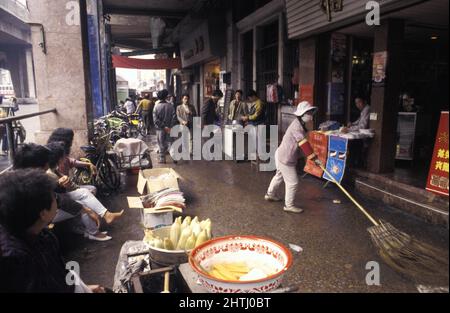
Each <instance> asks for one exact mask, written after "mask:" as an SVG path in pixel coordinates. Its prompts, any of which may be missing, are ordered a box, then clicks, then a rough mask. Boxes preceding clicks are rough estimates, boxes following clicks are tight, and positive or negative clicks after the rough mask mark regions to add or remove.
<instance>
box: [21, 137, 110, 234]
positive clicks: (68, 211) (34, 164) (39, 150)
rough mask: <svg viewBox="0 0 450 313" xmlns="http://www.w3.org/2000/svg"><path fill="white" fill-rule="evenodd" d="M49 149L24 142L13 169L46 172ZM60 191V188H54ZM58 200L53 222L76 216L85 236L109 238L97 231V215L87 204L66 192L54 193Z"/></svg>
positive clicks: (98, 222) (98, 220) (98, 225)
mask: <svg viewBox="0 0 450 313" xmlns="http://www.w3.org/2000/svg"><path fill="white" fill-rule="evenodd" d="M49 156H50V150H49V149H48V148H46V147H44V146H39V145H35V144H32V143H31V144H25V145H23V146H22V147H21V148H20V149H19V150H18V151H17V153H16V155H15V157H14V169H16V170H17V169H39V170H41V171H43V172H46V171H47V170H48V169H49ZM55 191H60V190H55ZM56 198H57V202H58V208H59V210H58V212H57V214H56V216H55V218H54V220H53V223H59V222H62V221H65V220H70V219H73V218H76V217H78V216H79V217H80V218H81V222H82V224H83V226H84V230H83V234H84V236H85V237H87V238H89V239H91V240H96V241H106V240H111V237H109V236H107V235H106V233H102V232H100V231H99V227H100V219H99V216H98V215H97V214H96V213H95V212H94V211H93V210H91V209H90V208H89V207H87V206H83V205H82V204H80V203H78V202H75V201H74V200H72V199H71V198H70V196H69V195H67V194H66V193H60V192H57V193H56Z"/></svg>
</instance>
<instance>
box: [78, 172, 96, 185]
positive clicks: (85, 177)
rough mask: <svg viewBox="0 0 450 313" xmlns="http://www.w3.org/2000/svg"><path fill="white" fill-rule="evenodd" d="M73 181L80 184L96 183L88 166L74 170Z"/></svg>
mask: <svg viewBox="0 0 450 313" xmlns="http://www.w3.org/2000/svg"><path fill="white" fill-rule="evenodd" d="M73 182H74V183H75V184H77V185H79V186H82V185H94V186H95V185H96V184H95V181H94V180H93V179H92V175H91V171H90V170H89V169H86V168H76V169H75V170H74V175H73Z"/></svg>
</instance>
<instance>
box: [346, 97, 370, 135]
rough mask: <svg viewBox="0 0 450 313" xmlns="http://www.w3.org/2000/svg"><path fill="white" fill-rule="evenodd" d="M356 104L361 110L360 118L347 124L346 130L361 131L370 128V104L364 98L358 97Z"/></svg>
mask: <svg viewBox="0 0 450 313" xmlns="http://www.w3.org/2000/svg"><path fill="white" fill-rule="evenodd" d="M355 105H356V107H357V108H358V110H360V111H361V114H360V115H359V118H358V119H357V120H356V121H355V122H353V123H349V124H348V125H347V128H345V129H344V132H348V131H350V132H353V131H359V130H360V129H369V119H370V106H369V105H368V104H367V103H366V101H365V100H364V99H363V98H356V99H355Z"/></svg>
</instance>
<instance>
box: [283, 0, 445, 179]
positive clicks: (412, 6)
mask: <svg viewBox="0 0 450 313" xmlns="http://www.w3.org/2000/svg"><path fill="white" fill-rule="evenodd" d="M299 2H300V3H299ZM325 2H326V1H324V3H325ZM331 3H332V5H331V6H330V7H329V8H328V9H326V8H325V7H323V6H321V3H319V2H317V3H314V4H312V3H311V1H289V0H288V1H287V19H288V20H287V22H288V34H289V38H292V39H299V40H300V97H301V98H303V97H304V95H302V92H301V91H302V90H304V88H305V87H309V88H310V87H311V86H313V100H314V102H315V104H316V105H318V106H319V107H320V111H321V112H322V113H321V114H320V115H319V120H318V121H316V123H317V125H316V126H318V125H319V124H320V123H322V122H324V121H326V120H333V121H337V122H339V123H341V124H342V125H345V124H347V123H348V122H351V121H355V120H356V119H357V118H358V115H359V110H357V108H356V107H355V105H354V100H355V98H356V97H361V98H363V99H365V100H366V101H367V103H368V104H370V105H371V113H372V114H371V116H370V128H373V129H375V132H376V136H375V138H374V140H373V142H372V144H371V147H370V155H369V156H367V157H368V160H367V161H368V162H367V163H368V164H367V166H368V170H369V171H371V172H374V173H389V172H393V171H394V170H395V169H396V168H399V163H401V162H398V161H397V162H396V160H401V159H403V160H408V161H413V162H412V163H416V164H420V166H422V167H424V166H423V164H424V163H423V161H425V163H428V164H429V162H430V160H431V153H432V149H433V145H434V137H435V135H436V131H437V124H438V119H439V116H440V113H441V111H446V110H447V109H448V101H447V99H448V95H446V94H444V93H445V92H444V90H445V88H443V86H444V85H443V84H446V82H448V74H447V73H448V57H447V52H446V51H448V46H446V43H445V40H444V38H445V37H443V36H444V35H445V34H447V35H448V20H444V18H441V17H443V15H445V13H444V12H447V10H446V7H447V8H448V2H447V3H446V1H439V0H431V1H425V2H424V1H410V2H408V3H405V2H404V1H395V0H391V1H380V2H379V4H380V7H381V25H380V26H369V25H367V24H366V15H367V14H368V13H369V11H368V10H367V9H366V8H365V3H362V2H361V1H331ZM421 12H422V13H421ZM423 12H426V14H425V13H423ZM446 16H447V18H448V12H447V15H446ZM441 36H442V37H441ZM440 39H441V40H440ZM312 61H313V64H311V62H312ZM430 91H431V92H430ZM396 134H397V135H396ZM414 161H415V162H414ZM414 165H415V164H412V165H411V164H409V166H413V167H414ZM425 168H426V167H424V170H423V173H424V174H425V175H426V172H427V171H428V169H427V168H426V169H425ZM422 183H423V185H424V184H425V180H424V181H423V182H422Z"/></svg>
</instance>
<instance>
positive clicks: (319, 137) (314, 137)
mask: <svg viewBox="0 0 450 313" xmlns="http://www.w3.org/2000/svg"><path fill="white" fill-rule="evenodd" d="M308 141H309V143H310V144H311V146H312V148H313V150H314V153H315V154H316V155H317V156H318V158H319V160H320V161H322V163H323V164H327V157H328V136H327V135H326V134H324V133H321V132H317V131H312V132H310V133H309V134H308ZM304 171H305V172H306V173H308V174H311V175H313V176H316V177H319V178H322V176H323V171H322V170H321V169H320V167H318V166H317V165H315V164H314V162H313V161H311V160H306V165H305V168H304Z"/></svg>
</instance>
